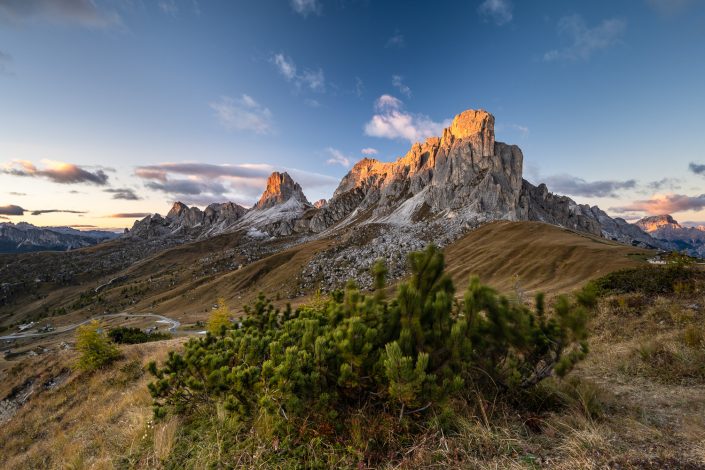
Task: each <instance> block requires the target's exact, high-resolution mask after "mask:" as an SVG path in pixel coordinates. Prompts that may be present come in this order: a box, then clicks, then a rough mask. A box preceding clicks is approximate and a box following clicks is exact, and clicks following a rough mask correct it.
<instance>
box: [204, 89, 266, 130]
mask: <svg viewBox="0 0 705 470" xmlns="http://www.w3.org/2000/svg"><path fill="white" fill-rule="evenodd" d="M210 107H211V109H213V111H215V114H216V117H217V118H218V120H219V121H220V124H221V125H222V126H223V127H225V128H226V129H228V130H238V131H254V132H256V133H257V134H269V133H271V132H272V130H273V127H272V113H271V111H270V110H269V109H268V108H266V107H264V106H262V105H260V104H259V103H258V102H257V101H255V100H254V99H253V98H252V97H251V96H249V95H245V94H243V95H242V96H241V97H240V98H239V99H233V98H230V97H228V96H223V97H221V98H220V100H219V101H216V102H213V103H210Z"/></svg>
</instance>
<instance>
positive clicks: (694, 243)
mask: <svg viewBox="0 0 705 470" xmlns="http://www.w3.org/2000/svg"><path fill="white" fill-rule="evenodd" d="M634 225H635V226H636V227H639V228H641V229H642V230H643V231H644V232H647V233H649V235H651V236H652V237H653V238H655V239H657V240H659V241H662V242H667V243H669V244H670V249H674V250H678V251H681V252H685V253H687V254H689V255H691V256H698V257H703V256H705V227H703V226H702V225H697V226H694V227H692V226H685V225H681V224H679V223H678V222H677V221H676V220H675V219H674V218H673V217H671V216H670V215H668V214H664V215H654V216H650V217H644V218H643V219H641V220H639V221H637V222H635V223H634Z"/></svg>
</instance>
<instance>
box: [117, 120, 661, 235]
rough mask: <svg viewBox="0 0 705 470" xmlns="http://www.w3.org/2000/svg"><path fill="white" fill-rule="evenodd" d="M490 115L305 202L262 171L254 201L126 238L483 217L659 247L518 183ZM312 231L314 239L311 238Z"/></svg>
mask: <svg viewBox="0 0 705 470" xmlns="http://www.w3.org/2000/svg"><path fill="white" fill-rule="evenodd" d="M494 125H495V119H494V116H492V114H490V113H488V112H487V111H484V110H472V109H471V110H467V111H464V112H462V113H460V114H458V115H457V116H455V118H454V119H453V120H452V121H451V124H450V126H449V127H447V128H446V129H444V130H443V133H442V135H441V136H439V137H430V138H428V139H426V140H425V141H424V142H417V143H415V144H413V145H412V146H411V148H410V149H409V151H408V152H407V153H406V155H404V156H402V157H400V158H398V159H397V160H396V161H393V162H382V161H379V160H375V159H370V158H365V159H363V160H360V161H359V162H357V163H356V164H355V165H354V166H353V167H352V169H351V170H350V171H349V172H348V174H346V175H345V176H344V177H343V179H342V180H341V181H340V184H339V185H338V188H337V189H336V190H335V192H334V194H333V197H332V198H331V199H330V200H328V201H326V200H320V201H317V202H316V203H315V204H313V205H312V204H311V203H310V202H309V201H308V199H307V198H306V196H305V195H304V193H303V191H302V189H301V186H300V185H299V184H298V183H296V182H295V181H294V180H293V179H292V178H291V177H290V176H289V175H288V174H287V173H279V172H274V173H272V174H271V175H270V176H269V178H268V179H267V186H266V188H265V190H264V192H263V193H262V196H261V197H260V199H259V201H258V202H257V204H255V205H254V206H253V207H252V208H251V209H247V210H246V209H244V208H242V207H240V206H238V205H236V204H233V203H225V204H212V205H210V206H208V207H207V208H206V209H205V210H204V211H201V210H200V209H198V208H196V207H191V208H189V207H187V206H186V205H184V204H181V203H176V204H175V205H174V207H173V208H172V209H171V211H169V214H168V215H167V216H166V217H165V218H161V217H157V216H154V217H148V218H146V219H144V220H143V221H140V222H138V223H136V224H135V227H133V229H132V230H131V231H130V234H128V235H126V236H130V235H138V234H144V236H146V237H152V236H162V235H164V234H181V233H186V234H189V235H193V234H195V236H197V237H199V238H202V237H206V236H212V235H216V234H218V233H225V232H231V231H238V230H241V231H243V232H246V233H252V234H253V236H255V235H256V237H259V238H260V239H264V237H282V236H292V235H301V236H304V237H317V236H326V234H330V233H333V232H335V233H338V234H342V233H345V231H348V229H349V228H351V227H355V228H356V229H357V228H362V227H363V226H364V225H365V224H372V225H374V226H377V227H382V226H384V227H387V228H388V229H390V230H391V231H395V232H399V231H406V232H408V233H409V234H411V235H410V236H411V238H413V239H414V240H416V238H414V237H417V235H418V234H419V233H421V232H428V235H424V236H430V237H432V238H434V239H436V240H435V241H438V238H439V237H441V236H442V237H443V238H444V240H452V239H454V238H455V237H457V236H459V235H460V234H462V233H464V232H465V231H467V230H469V229H472V228H475V227H478V226H479V225H481V224H483V223H485V222H489V221H493V220H538V221H543V222H546V223H550V224H554V225H559V226H562V227H566V228H570V229H572V230H577V231H581V232H585V233H589V234H592V235H595V236H602V237H605V238H609V239H612V240H617V241H620V242H623V243H631V244H638V245H640V246H660V245H659V243H660V242H659V241H656V240H654V239H653V238H652V237H651V236H649V235H648V234H647V233H645V232H644V231H642V230H641V229H640V228H639V227H637V226H635V225H632V224H629V223H627V222H626V221H624V220H622V219H619V218H614V219H613V218H611V217H609V216H608V215H607V214H606V213H605V212H603V211H602V210H600V209H599V208H598V207H590V206H588V205H584V204H583V205H581V204H577V203H576V202H575V201H573V200H572V199H570V198H569V197H566V196H560V195H555V194H552V193H550V192H549V190H548V188H547V187H546V185H543V184H542V185H539V186H534V185H532V184H531V183H529V182H527V181H524V180H523V178H522V173H523V155H522V152H521V150H520V149H519V147H517V146H515V145H507V144H504V143H502V142H497V141H496V140H495V134H494ZM319 234H322V235H319Z"/></svg>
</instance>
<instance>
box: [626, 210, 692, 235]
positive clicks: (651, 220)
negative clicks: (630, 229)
mask: <svg viewBox="0 0 705 470" xmlns="http://www.w3.org/2000/svg"><path fill="white" fill-rule="evenodd" d="M635 225H637V226H638V227H639V228H641V229H642V230H643V231H644V232H647V233H652V232H655V231H657V230H658V229H661V228H671V229H679V228H682V227H681V225H680V224H679V223H678V222H676V220H675V219H674V218H673V217H671V216H670V215H669V214H664V215H653V216H650V217H644V218H643V219H641V220H639V221H637V222H636V224H635Z"/></svg>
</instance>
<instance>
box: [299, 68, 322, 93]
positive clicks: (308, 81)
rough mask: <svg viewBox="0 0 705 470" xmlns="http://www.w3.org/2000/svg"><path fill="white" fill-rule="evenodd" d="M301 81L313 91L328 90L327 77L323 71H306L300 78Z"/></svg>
mask: <svg viewBox="0 0 705 470" xmlns="http://www.w3.org/2000/svg"><path fill="white" fill-rule="evenodd" d="M299 80H300V81H301V82H302V83H303V84H304V85H306V86H308V87H309V88H310V89H311V90H313V91H318V92H322V91H325V89H326V77H325V76H324V75H323V70H321V69H318V70H304V71H303V72H302V73H301V75H300V76H299Z"/></svg>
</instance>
